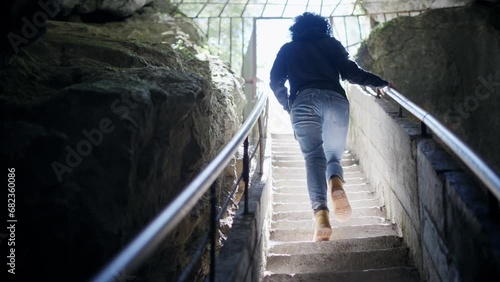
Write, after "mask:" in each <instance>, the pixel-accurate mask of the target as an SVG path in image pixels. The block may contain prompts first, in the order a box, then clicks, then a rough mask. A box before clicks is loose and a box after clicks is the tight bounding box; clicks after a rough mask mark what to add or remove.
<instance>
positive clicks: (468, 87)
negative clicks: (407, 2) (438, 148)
mask: <svg viewBox="0 0 500 282" xmlns="http://www.w3.org/2000/svg"><path fill="white" fill-rule="evenodd" d="M356 61H357V62H358V63H359V64H360V65H361V66H362V67H364V68H366V69H368V70H371V71H373V72H375V73H377V74H380V75H381V76H382V77H384V78H386V79H388V80H392V81H394V83H395V85H396V87H397V89H398V90H399V91H400V92H401V93H402V94H403V95H405V96H406V97H408V98H410V100H412V101H414V102H415V103H417V104H418V105H420V106H421V107H423V108H424V109H426V110H428V111H429V112H430V113H432V114H433V115H435V116H436V117H437V118H438V119H439V120H441V121H442V122H444V124H445V125H447V126H448V127H449V128H450V129H451V130H452V131H453V132H455V133H456V134H457V135H458V136H459V137H460V138H462V140H463V141H464V142H465V143H466V144H468V145H469V146H471V148H472V149H473V150H475V151H476V152H477V153H478V154H479V155H480V157H481V158H483V159H484V160H485V161H486V162H487V163H488V164H489V165H490V166H491V167H492V168H493V169H494V170H496V171H497V172H499V171H500V150H499V149H498V147H497V144H499V143H500V133H499V132H498V130H496V128H498V127H499V125H500V119H499V118H498V115H497V113H496V112H497V108H498V105H499V104H500V72H499V68H498V66H499V65H500V8H499V7H498V5H497V6H495V5H483V4H474V5H472V6H468V7H461V8H452V9H442V10H432V11H429V12H426V13H424V14H422V15H420V16H416V17H399V18H396V19H394V20H392V21H390V22H388V23H386V24H384V25H381V26H379V27H377V28H376V29H375V30H374V31H373V32H372V34H371V35H370V37H369V39H368V40H367V41H366V42H364V43H363V44H362V46H361V48H360V49H359V51H358V56H357V58H356Z"/></svg>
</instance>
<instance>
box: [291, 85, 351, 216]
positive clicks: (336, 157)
mask: <svg viewBox="0 0 500 282" xmlns="http://www.w3.org/2000/svg"><path fill="white" fill-rule="evenodd" d="M290 109H291V110H290V118H291V122H292V126H293V130H294V132H295V136H296V138H297V141H298V142H299V145H300V149H301V151H302V154H303V156H304V159H305V163H306V175H307V189H308V192H309V199H310V200H311V205H312V208H313V209H328V206H327V187H328V186H327V181H328V180H329V179H330V178H331V177H332V176H338V177H340V179H342V181H344V171H343V169H342V166H341V164H340V160H341V159H342V154H343V153H344V149H345V143H346V137H347V131H348V128H349V101H348V100H347V99H346V98H345V97H344V96H343V95H341V94H339V93H337V92H335V91H331V90H322V89H315V88H309V89H304V90H302V91H300V92H299V94H298V96H297V98H296V99H295V100H294V101H293V104H292V105H291V107H290Z"/></svg>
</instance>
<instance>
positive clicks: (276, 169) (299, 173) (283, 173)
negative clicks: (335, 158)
mask: <svg viewBox="0 0 500 282" xmlns="http://www.w3.org/2000/svg"><path fill="white" fill-rule="evenodd" d="M272 168H273V175H274V177H276V178H278V179H280V178H286V177H288V176H291V175H293V176H294V177H296V178H304V179H305V178H306V169H305V168H300V167H283V166H272ZM342 168H343V169H344V177H347V176H348V175H347V173H353V172H357V173H361V170H360V169H359V166H358V165H356V164H353V165H349V166H343V167H342Z"/></svg>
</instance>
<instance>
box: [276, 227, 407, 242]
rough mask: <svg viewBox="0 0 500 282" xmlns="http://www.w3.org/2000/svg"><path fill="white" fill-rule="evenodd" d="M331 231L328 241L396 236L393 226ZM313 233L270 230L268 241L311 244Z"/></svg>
mask: <svg viewBox="0 0 500 282" xmlns="http://www.w3.org/2000/svg"><path fill="white" fill-rule="evenodd" d="M332 229H333V230H332V236H331V237H330V240H338V239H349V238H365V237H377V236H397V235H398V234H397V233H398V232H397V230H396V226H395V225H393V224H386V225H382V224H376V225H363V226H339V227H332ZM313 232H314V229H296V230H290V229H274V230H273V229H271V231H270V239H271V240H272V241H280V242H311V241H312V237H313Z"/></svg>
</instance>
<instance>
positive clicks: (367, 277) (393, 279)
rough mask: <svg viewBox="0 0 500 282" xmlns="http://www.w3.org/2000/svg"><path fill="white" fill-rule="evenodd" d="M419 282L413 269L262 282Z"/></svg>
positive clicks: (303, 275)
mask: <svg viewBox="0 0 500 282" xmlns="http://www.w3.org/2000/svg"><path fill="white" fill-rule="evenodd" d="M332 281H335V282H420V277H419V274H418V270H417V269H416V268H414V267H393V268H381V269H367V270H363V271H353V272H348V271H347V272H334V273H331V272H323V273H293V274H271V273H269V274H268V275H266V276H264V278H263V279H262V282H332Z"/></svg>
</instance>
